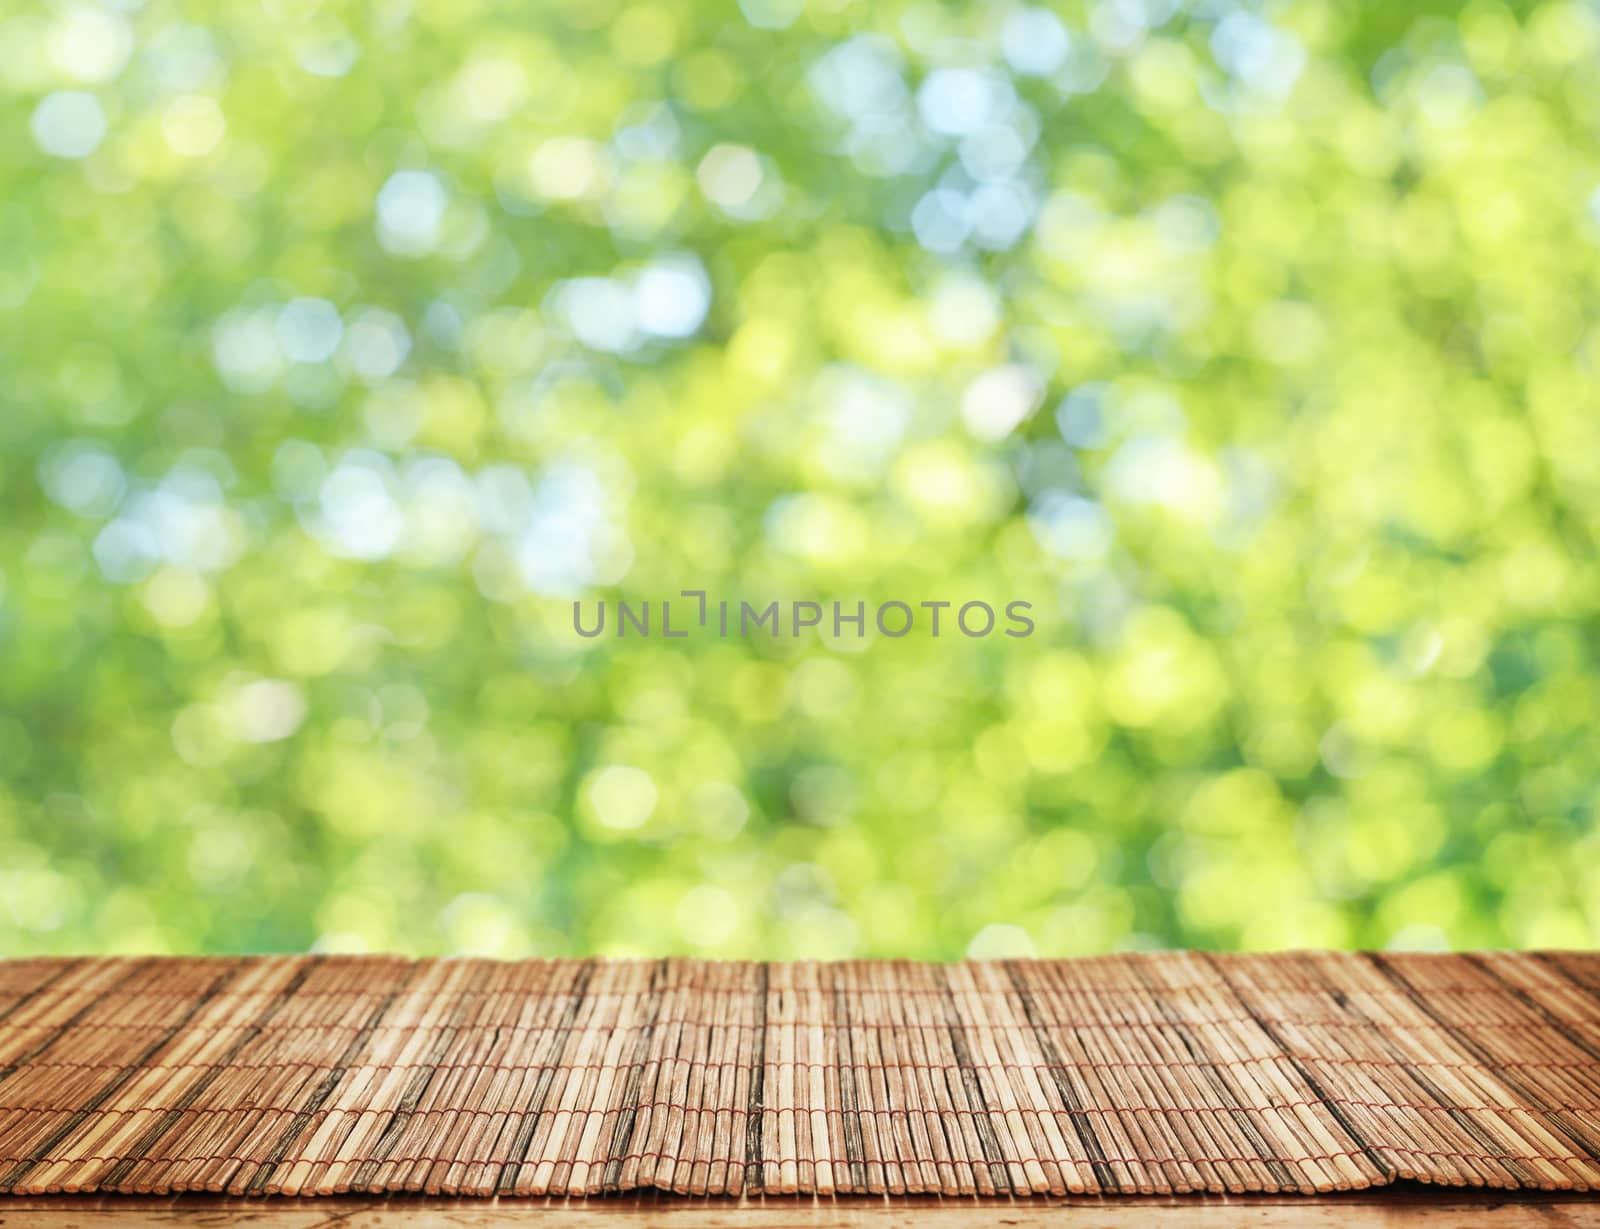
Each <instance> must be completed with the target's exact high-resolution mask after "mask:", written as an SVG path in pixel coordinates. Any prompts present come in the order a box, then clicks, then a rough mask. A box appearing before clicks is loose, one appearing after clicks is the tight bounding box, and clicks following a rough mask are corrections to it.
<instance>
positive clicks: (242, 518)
mask: <svg viewBox="0 0 1600 1229" xmlns="http://www.w3.org/2000/svg"><path fill="white" fill-rule="evenodd" d="M1597 62H1600V6H1596V5H1595V4H1593V3H1587V2H1582V0H1546V2H1544V3H1540V4H1531V3H1529V4H1514V5H1513V4H1505V3H1496V2H1493V0H1474V2H1473V3H1470V4H1464V5H1461V4H1446V3H1421V2H1420V0H1406V2H1405V3H1394V2H1393V0H1364V2H1356V0H1349V2H1345V3H1335V2H1333V0H1265V2H1263V3H1250V4H1247V3H1234V2H1231V0H1189V2H1187V3H1179V2H1178V0H1094V2H1093V3H1088V4H1086V3H1079V2H1076V0H1063V3H1061V4H1060V5H1058V6H1053V7H1052V9H1051V10H1049V11H1047V10H1045V9H1030V8H1026V7H1024V6H1023V5H1021V4H1020V3H1008V2H1006V0H995V2H993V3H987V4H968V5H962V4H953V3H937V2H935V0H910V2H907V0H885V2H883V3H875V4H869V3H867V2H866V0H854V2H853V3H851V2H850V0H744V4H743V6H742V7H740V6H738V5H735V4H733V3H731V2H727V0H711V2H707V3H694V4H691V3H688V2H687V0H679V2H677V3H663V2H661V0H541V2H540V3H533V4H529V3H510V2H508V0H371V2H370V3H362V4H356V3H340V2H338V0H322V2H320V3H319V0H264V2H263V3H260V4H255V3H242V4H231V5H222V6H217V5H204V4H199V3H195V2H193V0H113V2H111V3H107V4H104V5H101V6H96V5H95V4H92V3H88V2H85V0H63V2H62V3H59V4H56V5H43V4H39V3H37V0H23V2H22V7H21V8H18V7H17V4H16V2H15V0H13V2H12V3H11V4H9V5H7V6H5V8H4V10H3V11H0V184H3V192H0V364H3V372H4V387H3V391H0V508H3V517H0V947H3V949H4V950H5V951H6V952H7V953H20V952H32V951H44V950H78V949H82V950H93V951H127V950H153V951H162V950H172V951H178V950H183V951H203V950H219V951H220V950H245V949H273V948H287V949H297V948H305V947H307V946H311V945H317V946H319V947H322V948H324V949H354V950H361V949H363V948H366V949H400V950H407V951H415V952H435V951H475V952H486V953H492V954H508V955H510V954H527V953H538V954H559V953H572V952H587V951H601V952H660V951H688V952H697V953H702V954H709V955H743V956H752V955H764V956H773V957H780V956H792V955H812V956H839V955H848V954H856V955H910V956H918V957H949V956H956V955H960V954H961V953H963V952H966V951H969V950H971V951H975V952H978V953H1011V952H1019V951H1026V950H1036V951H1038V952H1040V953H1052V954H1071V953H1080V952H1088V951H1098V950H1104V949H1107V948H1113V947H1120V946H1129V945H1150V944H1177V943H1182V944H1190V945H1198V946H1217V947H1236V946H1243V947H1271V946H1279V945H1291V944H1297V945H1300V944H1303V945H1383V944H1396V945H1401V946H1436V945H1443V944H1453V945H1457V946H1477V945H1491V944H1502V945H1576V946H1586V945H1589V944H1591V943H1593V942H1594V941H1595V939H1596V936H1597V934H1600V839H1597V835H1596V833H1597V828H1596V823H1597V820H1596V805H1597V793H1596V778H1597V768H1600V691H1597V687H1596V682H1597V679H1600V621H1597V612H1600V587H1597V573H1596V569H1595V565H1594V560H1595V543H1596V537H1597V535H1600V397H1597V395H1596V384H1595V370H1594V369H1595V366H1596V363H1597V361H1600V328H1597V327H1596V326H1595V324H1594V311H1593V309H1594V304H1595V301H1596V300H1595V295H1596V290H1597V286H1600V196H1597V195H1596V187H1597V184H1600V145H1597V140H1600V73H1597V72H1596V71H1595V65H1596V63H1597ZM683 588H700V589H705V590H708V591H709V592H710V594H711V596H712V598H713V600H715V599H717V598H726V599H731V600H735V601H737V600H740V599H749V600H752V601H756V602H761V603H764V602H766V601H767V600H771V599H782V600H786V601H787V600H793V599H811V598H816V599H819V600H824V601H831V600H834V599H840V600H846V601H850V602H852V603H853V601H854V600H856V599H863V598H864V599H867V600H869V601H871V602H881V601H886V600H890V599H898V600H904V601H907V602H911V603H916V602H920V601H924V600H940V599H948V600H954V601H956V602H961V601H966V600H973V599H982V600H987V601H989V602H991V603H992V604H995V605H997V606H999V605H1003V603H1005V602H1007V601H1010V600H1014V599H1021V600H1031V601H1033V602H1034V604H1035V616H1036V618H1037V620H1038V624H1039V627H1038V631H1037V632H1036V633H1035V634H1034V635H1033V636H1032V637H1031V638H1029V639H1026V640H1010V639H1005V638H1003V637H1000V636H995V637H990V638H987V639H981V640H969V639H966V638H964V637H961V636H959V635H957V636H950V635H946V636H944V637H941V638H939V639H933V638H931V637H928V636H924V635H915V636H911V637H907V638H906V639H903V640H888V639H884V638H881V637H873V638H869V639H868V640H866V641H863V642H861V643H859V644H857V643H854V642H853V641H847V642H843V643H830V639H831V638H830V637H827V636H811V637H802V638H801V639H799V640H793V639H781V640H776V641H774V640H772V639H770V638H767V637H764V636H756V637H752V638H750V639H745V640H729V641H718V640H716V639H714V638H711V637H707V636H704V635H701V636H697V637H694V638H691V639H689V640H685V641H681V642H680V641H667V640H662V639H659V638H655V639H649V640H644V639H637V638H634V639H623V640H618V639H616V638H615V637H613V636H609V635H608V636H607V637H605V638H602V639H598V640H592V641H591V640H584V639H582V638H580V637H578V636H576V635H575V634H574V633H573V630H572V625H571V599H572V597H573V596H575V595H578V596H582V597H583V598H584V599H585V600H586V601H587V602H590V603H592V602H593V601H595V600H598V599H600V598H606V599H608V600H615V599H617V598H623V599H628V600H633V601H638V600H653V601H659V600H661V599H663V598H668V597H672V596H673V595H675V594H676V593H677V592H678V591H679V590H680V589H683ZM590 609H592V606H591V607H590Z"/></svg>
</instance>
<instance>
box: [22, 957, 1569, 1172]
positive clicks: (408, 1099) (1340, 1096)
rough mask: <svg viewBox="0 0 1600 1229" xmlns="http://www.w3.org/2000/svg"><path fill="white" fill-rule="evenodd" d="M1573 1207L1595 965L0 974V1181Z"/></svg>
mask: <svg viewBox="0 0 1600 1229" xmlns="http://www.w3.org/2000/svg"><path fill="white" fill-rule="evenodd" d="M1397 1179H1414V1180H1418V1181H1422V1182H1428V1183H1435V1184H1440V1185H1444V1186H1460V1187H1465V1186H1489V1187H1500V1188H1503V1189H1507V1190H1547V1191H1561V1190H1566V1191H1585V1190H1593V1189H1600V956H1597V955H1594V954H1576V953H1528V954H1513V953H1492V954H1482V955H1474V954H1466V955H1458V956H1435V955H1427V956H1424V955H1401V954H1360V953H1329V952H1321V953H1317V952H1311V953H1284V954H1274V955H1258V956H1240V955H1227V956H1222V955H1213V956H1206V955H1200V954H1196V953H1188V952H1168V953H1150V954H1138V955H1118V956H1109V957H1102V958H1096V959H1090V960H1081V961H1008V962H993V963H964V964H954V965H925V964H916V963H911V962H893V963H872V962H848V963H840V964H834V965H818V964H812V963H799V964H715V963H707V962H701V961H692V960H683V959H672V960H663V961H652V962H630V961H621V962H605V961H528V962H522V963H510V964H506V963H499V962H494V961H482V960H448V961H437V960H434V961H416V962H413V961H407V960H402V959H398V958H393V957H374V958H357V957H257V958H235V959H217V958H206V959H164V960H142V961H116V960H94V961H81V962H64V961H16V962H9V963H7V962H0V1184H3V1185H4V1186H5V1187H6V1188H7V1189H9V1190H11V1191H13V1192H15V1193H18V1194H32V1193H49V1192H61V1191H66V1192H73V1191H79V1192H123V1193H130V1194H139V1193H166V1192H185V1191H188V1192H197V1191H211V1192H219V1191H230V1192H233V1193H235V1194H246V1193H248V1194H268V1193H281V1194H289V1195H322V1196H333V1195H340V1194H344V1193H347V1192H352V1191H356V1192H369V1193H373V1194H384V1193H399V1192H425V1193H431V1194H441V1193H442V1194H451V1195H467V1196H484V1195H494V1194H506V1195H517V1196H544V1195H555V1196H579V1197H581V1196H593V1195H598V1194H600V1193H602V1192H628V1191H634V1190H641V1189H660V1190H662V1191H666V1192H673V1193H676V1194H680V1195H690V1196H704V1195H717V1196H740V1195H745V1196H752V1197H754V1196H762V1195H766V1196H775V1195H786V1194H817V1195H821V1196H833V1195H841V1196H848V1195H884V1194H888V1195H891V1196H895V1197H900V1198H910V1197H914V1196H918V1195H929V1194H937V1195H943V1196H946V1197H965V1196H980V1197H993V1196H1016V1197H1024V1196H1026V1197H1038V1198H1043V1199H1049V1198H1059V1197H1063V1196H1068V1195H1073V1194H1083V1195H1099V1194H1112V1195H1126V1196H1137V1195H1141V1194H1142V1195H1161V1194H1202V1193H1211V1194H1222V1193H1234V1194H1243V1193H1249V1192H1263V1193H1274V1192H1276V1193H1294V1194H1298V1195H1303V1196H1313V1195H1320V1194H1326V1193H1329V1192H1335V1191H1353V1190H1361V1189H1364V1188H1367V1187H1376V1186H1382V1185H1384V1184H1386V1183H1390V1182H1393V1181H1395V1180H1397Z"/></svg>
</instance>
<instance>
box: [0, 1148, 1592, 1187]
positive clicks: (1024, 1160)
mask: <svg viewBox="0 0 1600 1229" xmlns="http://www.w3.org/2000/svg"><path fill="white" fill-rule="evenodd" d="M1373 1148H1374V1149H1377V1150H1379V1151H1384V1152H1398V1153H1402V1154H1404V1155H1406V1156H1416V1157H1428V1158H1430V1159H1434V1160H1453V1161H1492V1162H1504V1161H1521V1162H1528V1161H1549V1162H1551V1163H1553V1164H1571V1163H1573V1162H1577V1163H1578V1164H1579V1165H1580V1166H1587V1165H1588V1164H1589V1162H1587V1161H1586V1159H1585V1158H1583V1157H1580V1156H1549V1155H1545V1154H1542V1153H1487V1152H1453V1151H1449V1150H1444V1149H1438V1150H1423V1149H1417V1148H1401V1147H1397V1146H1394V1145H1390V1144H1374V1145H1373ZM1366 1156H1367V1152H1366V1150H1365V1149H1362V1148H1352V1149H1349V1150H1347V1151H1344V1152H1320V1153H1306V1154H1304V1155H1302V1156H1198V1157H1196V1156H1171V1157H1160V1156H1131V1157H1129V1156H1110V1157H1041V1156H1015V1157H1002V1158H999V1159H996V1160H992V1161H991V1160H989V1159H988V1158H975V1159H971V1160H968V1161H966V1162H958V1161H952V1160H940V1159H939V1158H937V1157H901V1156H897V1157H896V1158H895V1161H896V1163H898V1164H900V1165H935V1166H948V1167H950V1168H952V1169H962V1168H968V1169H975V1168H977V1167H978V1166H980V1165H982V1166H994V1165H1001V1166H1006V1165H1028V1164H1035V1163H1036V1164H1040V1165H1074V1166H1079V1167H1083V1168H1089V1167H1092V1166H1094V1165H1096V1164H1104V1165H1188V1166H1194V1165H1237V1164H1251V1165H1271V1164H1277V1165H1305V1164H1309V1163H1310V1162H1312V1161H1338V1160H1348V1159H1352V1158H1355V1157H1366ZM366 1159H367V1158H363V1157H350V1158H335V1159H331V1160H321V1159H317V1158H313V1157H309V1156H289V1157H284V1158H283V1159H282V1160H281V1161H279V1162H278V1164H277V1168H278V1169H284V1168H288V1167H291V1166H294V1165H300V1164H304V1163H306V1162H310V1163H311V1164H312V1165H314V1166H317V1167H322V1168H325V1167H327V1166H331V1165H344V1164H361V1163H363V1161H365V1160H366ZM651 1159H654V1160H670V1161H673V1162H674V1163H676V1164H680V1165H690V1166H700V1165H736V1166H740V1167H744V1166H746V1165H747V1164H749V1161H748V1158H746V1157H744V1156H734V1157H728V1156H718V1157H700V1156H694V1155H684V1156H679V1155H677V1154H675V1153H668V1152H662V1151H659V1150H655V1149H651V1150H648V1151H645V1152H629V1153H627V1154H625V1155H623V1156H620V1157H613V1156H597V1157H594V1158H592V1159H590V1160H579V1159H578V1158H576V1157H531V1158H528V1159H526V1160H522V1161H519V1162H516V1167H517V1168H518V1169H526V1168H529V1167H532V1168H538V1167H540V1166H542V1165H551V1166H556V1167H559V1166H562V1165H567V1166H574V1165H589V1166H594V1165H611V1164H616V1163H621V1164H624V1165H626V1164H628V1163H629V1162H631V1161H644V1160H651ZM885 1159H887V1158H885ZM127 1160H132V1161H136V1162H137V1161H157V1162H160V1163H162V1164H178V1163H182V1164H191V1165H192V1164H211V1163H215V1162H218V1161H232V1162H234V1163H236V1164H239V1165H260V1164H262V1163H263V1160H264V1158H261V1157H246V1156H238V1155H236V1154H234V1153H214V1154H210V1155H206V1156H159V1157H127V1156H117V1155H102V1154H99V1153H96V1154H93V1155H91V1156H84V1157H62V1158H59V1159H46V1160H43V1161H40V1160H38V1159H37V1158H35V1157H31V1156H0V1164H15V1163H17V1162H20V1161H28V1162H30V1163H32V1164H35V1165H47V1166H48V1165H89V1164H104V1163H107V1162H114V1161H127ZM389 1163H396V1164H403V1165H422V1164H428V1165H439V1164H465V1165H476V1164H488V1165H504V1164H509V1163H511V1161H510V1158H509V1157H493V1156H484V1157H474V1156H446V1155H443V1154H436V1155H422V1156H411V1157H394V1158H389V1159H388V1160H386V1161H383V1162H380V1164H389ZM760 1164H761V1165H762V1166H763V1167H771V1166H775V1167H778V1168H780V1169H781V1168H782V1167H783V1166H785V1165H797V1166H806V1167H815V1166H818V1165H824V1164H826V1165H831V1166H834V1167H836V1168H840V1169H845V1168H847V1167H848V1166H849V1165H850V1162H849V1161H848V1160H846V1159H845V1158H843V1157H840V1158H838V1159H832V1158H830V1159H826V1160H821V1161H819V1160H816V1159H813V1158H807V1157H786V1158H782V1159H779V1158H775V1157H763V1158H762V1159H761V1162H760ZM299 1189H304V1188H303V1187H301V1188H299Z"/></svg>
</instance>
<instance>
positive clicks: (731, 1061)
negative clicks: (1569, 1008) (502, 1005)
mask: <svg viewBox="0 0 1600 1229" xmlns="http://www.w3.org/2000/svg"><path fill="white" fill-rule="evenodd" d="M1295 1062H1300V1063H1316V1064H1317V1065H1318V1066H1323V1067H1375V1068H1379V1069H1387V1068H1393V1067H1400V1068H1404V1069H1406V1070H1408V1071H1409V1070H1414V1069H1419V1068H1426V1069H1427V1070H1430V1071H1505V1070H1536V1071H1592V1072H1595V1073H1596V1074H1597V1075H1600V1062H1596V1061H1595V1060H1593V1059H1586V1060H1580V1061H1572V1062H1556V1061H1554V1060H1544V1061H1541V1060H1534V1059H1527V1060H1521V1061H1518V1060H1510V1061H1506V1062H1498V1061H1497V1062H1482V1063H1455V1062H1444V1061H1441V1060H1437V1059H1417V1060H1415V1061H1411V1060H1407V1059H1397V1058H1357V1057H1352V1056H1348V1055H1346V1056H1332V1055H1330V1056H1322V1055H1316V1054H1307V1053H1305V1052H1303V1051H1294V1050H1286V1051H1283V1052H1282V1053H1277V1054H1258V1055H1253V1056H1251V1057H1249V1058H1219V1059H1217V1060H1216V1061H1214V1062H1197V1061H1192V1060H1188V1059H1181V1060H1179V1059H1175V1060H1173V1061H1172V1062H1160V1061H1156V1060H1151V1061H1148V1062H1141V1061H1136V1060H1132V1059H1104V1060H1095V1059H1088V1060H1084V1061H1082V1062H1063V1063H1021V1062H1004V1063H978V1062H973V1063H918V1062H908V1061H904V1060H902V1061H900V1062H892V1063H891V1062H877V1063H869V1062H856V1063H840V1062H832V1063H814V1062H806V1061H804V1060H801V1059H776V1058H769V1059H767V1060H766V1061H765V1062H764V1063H762V1064H761V1068H762V1070H764V1071H770V1070H773V1069H778V1070H782V1069H783V1068H785V1067H793V1068H794V1069H795V1070H796V1071H815V1070H821V1071H899V1072H916V1071H938V1072H945V1071H1121V1070H1134V1071H1172V1070H1179V1071H1214V1070H1217V1069H1219V1068H1232V1067H1256V1066H1260V1065H1262V1064H1263V1063H1295ZM131 1065H132V1064H129V1063H119V1062H98V1063H95V1062H76V1061H73V1060H71V1059H62V1060H54V1061H51V1060H38V1061H35V1062H30V1063H25V1064H23V1065H22V1066H20V1067H18V1068H17V1073H18V1074H20V1073H21V1072H23V1071H32V1070H66V1071H123V1070H127V1069H128V1068H129V1067H130V1066H131ZM650 1066H658V1067H666V1066H674V1067H687V1068H688V1069H689V1070H691V1071H693V1070H696V1069H699V1068H705V1069H707V1070H710V1069H717V1070H722V1069H724V1068H729V1067H731V1068H736V1069H739V1070H750V1071H754V1070H755V1068H756V1064H754V1063H752V1062H748V1061H746V1060H744V1059H738V1058H727V1059H719V1060H716V1061H712V1060H709V1059H703V1058H680V1057H677V1056H674V1055H661V1056H657V1057H653V1058H647V1059H645V1060H644V1061H643V1062H639V1063H635V1062H627V1063H563V1062H547V1063H527V1064H521V1063H495V1062H455V1063H417V1062H409V1063H352V1064H350V1065H349V1066H348V1067H346V1068H344V1070H347V1071H351V1072H356V1071H441V1072H444V1071H523V1072H529V1071H584V1072H588V1071H632V1070H633V1069H634V1068H635V1067H650ZM339 1069H340V1067H339V1064H338V1063H335V1062H321V1063H318V1062H311V1061H309V1060H305V1059H283V1060H280V1061H277V1062H261V1063H248V1062H244V1063H241V1062H234V1063H228V1064H226V1065H225V1066H224V1065H222V1064H218V1063H151V1064H146V1065H143V1066H140V1067H139V1068H138V1070H139V1071H213V1070H227V1071H334V1070H339Z"/></svg>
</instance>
